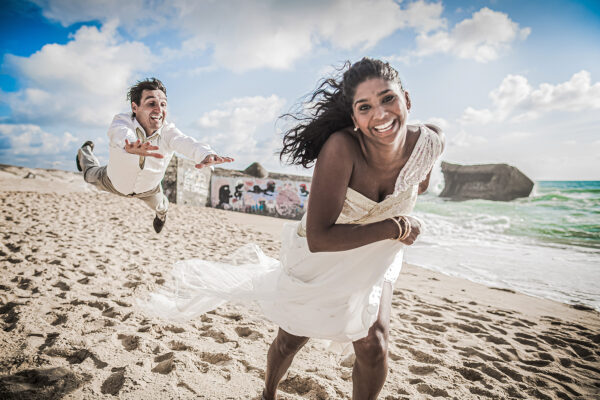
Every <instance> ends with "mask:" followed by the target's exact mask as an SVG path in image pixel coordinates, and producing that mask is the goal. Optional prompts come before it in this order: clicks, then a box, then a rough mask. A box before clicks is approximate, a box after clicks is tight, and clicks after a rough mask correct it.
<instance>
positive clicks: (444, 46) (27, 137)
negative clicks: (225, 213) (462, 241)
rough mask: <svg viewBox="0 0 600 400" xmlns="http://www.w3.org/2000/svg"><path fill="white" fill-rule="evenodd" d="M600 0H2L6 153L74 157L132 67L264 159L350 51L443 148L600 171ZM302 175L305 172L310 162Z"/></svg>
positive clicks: (184, 125) (551, 175)
mask: <svg viewBox="0 0 600 400" xmlns="http://www.w3.org/2000/svg"><path fill="white" fill-rule="evenodd" d="M599 38H600V5H599V3H598V2H594V1H590V2H576V1H503V0H495V1H483V0H473V1H443V2H429V1H402V2H399V1H392V0H370V1H368V0H361V1H353V0H337V1H335V0H319V1H316V0H307V1H302V2H294V1H275V0H271V1H269V0H263V1H258V0H256V1H242V0H238V1H235V0H232V1H223V2H212V1H191V0H173V1H162V0H151V1H148V0H130V1H127V2H122V1H117V0H106V1H103V2H99V1H75V0H34V1H31V2H29V1H15V0H8V1H4V2H3V7H2V9H1V10H0V52H1V53H0V163H4V164H14V165H23V166H29V167H41V168H58V169H66V170H74V169H75V166H74V162H73V158H74V154H75V152H76V149H77V148H78V147H79V146H80V145H81V143H83V142H84V141H85V140H87V139H92V140H94V142H96V150H97V154H98V156H99V158H100V159H101V161H104V162H105V161H106V160H107V156H108V144H107V140H106V130H107V128H108V125H109V124H110V121H111V119H112V116H113V115H114V114H116V113H118V112H124V111H127V110H128V109H129V105H128V104H127V103H126V101H125V93H126V91H127V88H128V87H129V86H130V85H131V84H133V83H134V82H135V81H137V80H139V79H143V78H145V77H149V76H156V77H158V78H160V79H161V80H162V81H163V82H164V83H165V85H166V86H167V91H168V99H169V119H171V120H172V121H174V122H175V123H176V124H177V126H178V127H179V128H180V129H181V130H182V131H183V132H184V133H186V134H188V135H190V136H193V137H195V138H197V139H199V140H202V141H206V142H209V143H210V144H211V145H212V146H213V147H214V148H215V149H216V150H217V151H218V152H219V153H221V154H224V155H230V156H233V157H235V158H236V163H235V164H233V165H232V167H234V168H240V169H243V168H245V167H246V166H247V165H248V164H250V163H251V162H253V161H259V162H261V163H262V164H263V165H264V166H265V167H266V168H267V169H269V170H272V171H288V172H301V173H302V171H301V170H299V169H295V168H291V169H290V168H288V167H285V166H282V165H280V164H279V160H278V158H277V157H276V156H275V155H274V153H275V152H276V151H277V149H278V148H279V146H280V145H281V136H280V132H279V131H280V129H281V124H280V123H277V117H278V116H279V115H281V114H282V113H284V112H287V111H289V110H290V109H292V108H293V107H294V106H296V105H297V104H298V102H299V101H300V100H301V99H302V98H303V96H305V95H306V94H307V93H309V92H310V91H312V90H313V89H314V88H315V86H316V84H317V81H318V80H319V79H320V78H323V77H325V76H327V75H328V74H331V72H332V71H333V68H334V67H336V66H340V65H341V64H342V63H343V61H344V60H352V61H356V60H358V59H360V58H361V57H363V56H370V57H375V58H382V59H386V60H388V61H389V62H390V63H391V64H392V65H393V66H394V67H395V68H396V69H397V70H398V71H399V72H400V75H401V77H402V79H403V83H404V85H405V87H406V88H407V89H408V90H409V92H410V94H411V97H412V100H413V101H412V103H413V109H412V111H411V116H410V118H411V120H412V121H413V122H414V123H419V122H433V123H436V124H438V125H440V126H441V127H442V128H443V129H444V130H445V132H446V136H447V148H446V151H445V153H444V155H443V159H445V160H447V161H451V162H459V163H464V164H475V163H488V162H507V163H510V164H513V165H515V166H517V167H518V168H520V169H521V170H522V171H524V172H525V173H526V174H527V175H529V176H530V177H532V178H533V179H536V180H540V179H549V180H552V179H556V180H561V179H575V180H578V179H596V180H600V168H599V167H600V112H599V111H600V40H599ZM303 173H305V174H309V173H310V171H304V172H303Z"/></svg>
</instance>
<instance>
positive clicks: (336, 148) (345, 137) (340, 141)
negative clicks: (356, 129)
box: [319, 128, 359, 157]
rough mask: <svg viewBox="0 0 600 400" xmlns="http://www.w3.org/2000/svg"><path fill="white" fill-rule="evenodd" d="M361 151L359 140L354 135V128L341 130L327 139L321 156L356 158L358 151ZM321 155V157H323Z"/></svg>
mask: <svg viewBox="0 0 600 400" xmlns="http://www.w3.org/2000/svg"><path fill="white" fill-rule="evenodd" d="M358 149H359V144H358V140H357V139H356V137H355V136H354V134H353V131H352V128H345V129H341V130H339V131H337V132H334V133H332V134H331V136H329V138H327V140H326V141H325V144H324V145H323V148H322V149H321V154H330V153H333V154H335V155H337V156H338V157H340V156H342V157H343V156H351V157H352V156H354V155H356V151H357V150H358ZM321 154H319V155H321Z"/></svg>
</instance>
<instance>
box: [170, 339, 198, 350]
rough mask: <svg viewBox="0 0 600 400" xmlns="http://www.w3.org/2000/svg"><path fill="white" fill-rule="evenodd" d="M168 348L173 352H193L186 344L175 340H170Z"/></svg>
mask: <svg viewBox="0 0 600 400" xmlns="http://www.w3.org/2000/svg"><path fill="white" fill-rule="evenodd" d="M169 348H170V349H171V350H175V351H187V350H193V348H192V347H191V346H188V345H187V344H185V343H183V342H179V341H177V340H172V341H171V342H170V343H169Z"/></svg>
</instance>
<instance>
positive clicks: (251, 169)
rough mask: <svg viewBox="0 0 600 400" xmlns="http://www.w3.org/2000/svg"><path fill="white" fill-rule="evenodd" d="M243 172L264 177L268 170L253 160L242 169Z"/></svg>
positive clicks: (267, 174)
mask: <svg viewBox="0 0 600 400" xmlns="http://www.w3.org/2000/svg"><path fill="white" fill-rule="evenodd" d="M244 173H245V174H248V175H250V176H254V177H256V178H263V179H264V178H266V177H267V176H269V171H267V170H266V169H265V167H263V166H262V165H260V164H259V163H257V162H253V163H252V164H250V165H249V166H248V168H246V169H245V170H244Z"/></svg>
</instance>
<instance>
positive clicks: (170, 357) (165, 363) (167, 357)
mask: <svg viewBox="0 0 600 400" xmlns="http://www.w3.org/2000/svg"><path fill="white" fill-rule="evenodd" d="M174 355H175V353H173V352H170V353H166V354H163V355H160V356H156V357H154V362H157V363H158V364H156V366H155V367H154V368H152V372H156V373H159V374H165V375H166V374H168V373H170V372H171V371H173V369H174V368H175V360H174Z"/></svg>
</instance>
